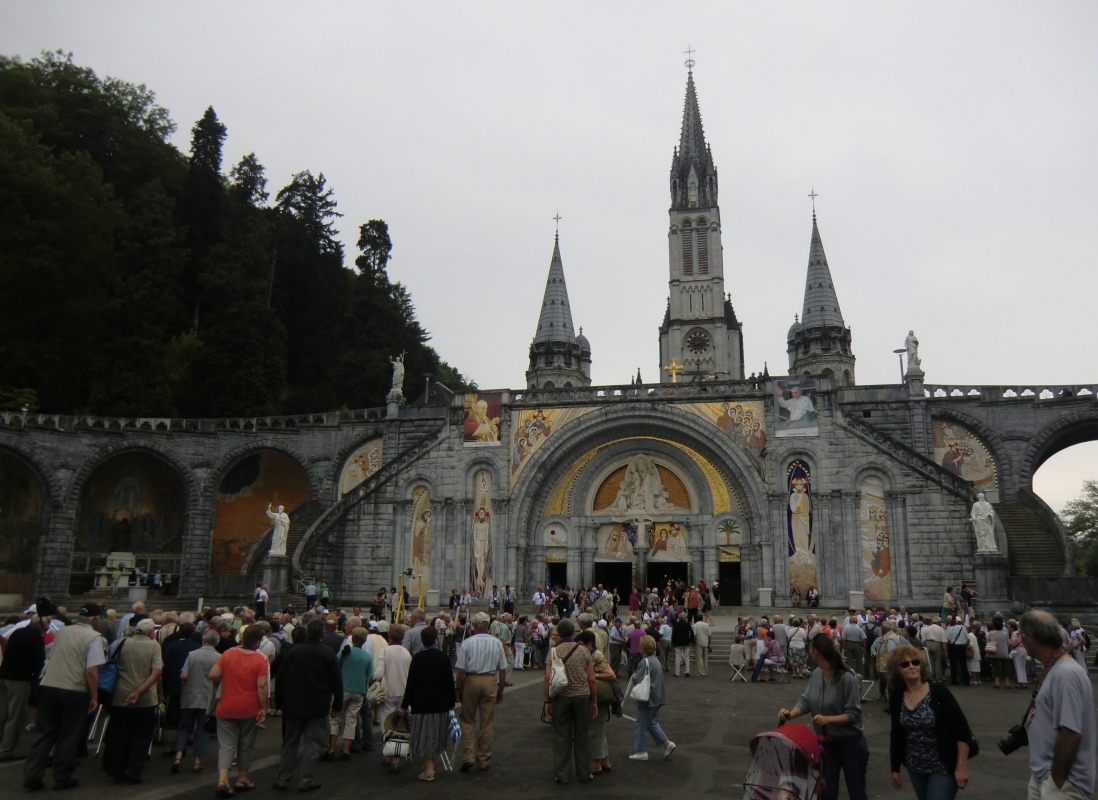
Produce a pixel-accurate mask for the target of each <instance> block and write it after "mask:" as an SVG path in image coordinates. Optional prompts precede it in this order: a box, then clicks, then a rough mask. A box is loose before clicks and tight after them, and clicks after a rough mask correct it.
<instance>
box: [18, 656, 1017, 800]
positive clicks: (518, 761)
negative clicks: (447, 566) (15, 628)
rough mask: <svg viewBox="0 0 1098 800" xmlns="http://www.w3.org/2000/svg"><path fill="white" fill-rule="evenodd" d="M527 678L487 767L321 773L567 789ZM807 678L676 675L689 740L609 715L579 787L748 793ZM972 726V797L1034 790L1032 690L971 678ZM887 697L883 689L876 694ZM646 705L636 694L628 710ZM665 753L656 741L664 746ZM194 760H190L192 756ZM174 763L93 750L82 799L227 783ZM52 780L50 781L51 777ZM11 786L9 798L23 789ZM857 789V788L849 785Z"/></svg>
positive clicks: (261, 779) (884, 794) (874, 768)
mask: <svg viewBox="0 0 1098 800" xmlns="http://www.w3.org/2000/svg"><path fill="white" fill-rule="evenodd" d="M514 684H515V686H514V687H512V688H509V689H508V690H507V694H506V695H505V697H504V702H503V704H502V705H501V706H499V708H498V709H497V713H496V725H495V747H494V755H493V758H492V767H491V769H490V770H488V771H487V772H482V773H481V772H476V771H473V772H471V773H468V774H461V773H458V772H454V773H441V772H440V774H439V778H438V780H436V781H435V782H434V783H433V784H425V783H423V782H420V781H417V780H416V774H417V773H418V772H419V770H420V769H421V762H420V761H418V760H417V761H416V762H414V763H411V764H407V765H406V767H405V769H404V770H403V771H402V772H401V773H400V774H399V775H392V774H390V773H388V772H387V771H384V770H383V769H382V768H381V767H380V765H379V762H380V757H379V756H378V755H377V754H363V755H356V756H353V757H352V760H351V761H350V762H349V763H346V764H342V763H338V762H337V763H332V764H328V763H321V764H319V765H318V768H317V769H318V775H319V777H320V779H321V780H322V781H323V784H324V787H323V791H322V792H320V793H318V794H320V795H323V796H324V797H359V796H362V795H363V794H364V793H373V792H384V793H385V796H386V798H387V800H399V799H400V798H413V797H415V798H419V797H455V798H466V797H468V798H473V797H476V798H478V800H486V799H487V798H492V800H494V799H495V798H509V799H514V798H521V800H539V799H540V798H546V799H548V798H554V799H557V798H560V797H561V795H562V791H561V787H558V786H557V785H556V784H555V783H554V782H553V776H552V768H551V750H552V740H551V736H550V726H549V725H544V724H542V723H541V722H539V721H538V715H539V712H540V702H541V688H540V684H541V676H540V673H539V674H534V673H531V672H527V673H522V672H519V673H516V674H515V675H514ZM803 688H804V683H803V682H801V681H792V682H791V683H790V684H782V685H776V684H744V683H740V682H736V683H735V684H731V683H729V681H728V669H727V667H724V666H717V665H715V664H713V663H711V664H710V673H709V676H708V677H699V676H697V675H695V676H692V677H691V678H689V679H686V678H679V679H676V678H674V677H671V676H670V675H669V676H668V705H667V706H666V707H665V708H664V710H663V711H661V713H660V722H661V724H662V725H663V727H664V730H665V731H666V732H667V733H668V735H669V736H670V737H671V738H672V740H674V741H675V742H676V743H677V745H678V749H677V750H676V751H675V753H674V755H673V756H672V757H671V758H670V759H669V760H667V761H664V760H661V759H655V760H653V761H649V762H647V763H637V762H630V761H629V760H628V759H627V756H628V754H629V750H630V749H631V746H632V737H633V726H632V723H629V722H626V721H620V720H617V719H612V720H611V721H610V723H609V728H608V736H609V740H610V752H611V761H612V763H613V771H612V772H611V773H609V774H605V775H601V776H598V777H597V778H596V779H595V782H594V783H592V784H589V785H587V786H580V785H578V784H570V785H569V786H568V790H569V793H581V792H582V793H584V794H590V795H596V796H598V797H600V798H627V797H628V798H636V797H637V796H638V795H640V794H642V793H644V794H652V793H658V794H660V795H663V796H672V795H673V794H674V793H680V794H681V793H682V792H683V791H684V790H686V791H689V792H690V793H691V794H693V795H707V796H713V797H724V798H736V799H737V800H738V798H740V797H742V795H743V787H742V785H741V783H742V781H743V779H744V776H745V774H746V772H747V767H748V762H749V760H750V751H749V749H748V743H749V741H750V739H751V736H752V735H754V734H755V733H758V732H759V731H763V730H768V729H771V728H773V727H774V726H775V725H776V717H777V712H778V709H779V708H781V707H782V706H785V707H791V706H792V705H793V704H794V703H795V702H796V700H797V697H798V696H799V695H800V693H801V692H802V691H803ZM956 694H957V696H958V698H959V700H960V703H961V706H962V707H963V708H964V711H965V713H966V715H967V716H968V719H969V723H970V724H971V725H972V727H973V730H974V731H975V733H976V737H977V739H979V741H980V747H981V752H980V755H979V757H977V758H976V759H974V760H973V761H972V764H971V768H970V775H971V783H970V785H969V789H968V790H966V791H965V792H962V793H961V794H960V795H959V796H960V797H961V798H962V800H974V799H976V798H1003V799H1004V800H1005V798H1022V797H1025V786H1026V781H1027V780H1028V776H1029V768H1028V757H1027V753H1026V751H1025V750H1020V751H1017V752H1015V753H1014V754H1013V755H1011V756H1009V757H1006V756H1003V755H1002V754H1001V753H1000V752H999V750H998V749H997V748H996V746H995V743H996V742H997V741H998V740H999V739H1000V738H1001V737H1002V736H1003V735H1004V734H1005V733H1006V731H1007V729H1008V728H1010V727H1011V726H1012V725H1014V724H1015V723H1016V722H1018V721H1019V720H1020V719H1021V716H1022V714H1023V712H1024V710H1025V708H1026V705H1027V703H1028V698H1029V693H1028V692H1024V691H1020V690H1018V689H1011V690H1010V691H1009V692H1008V691H1007V690H1005V689H1001V690H998V691H997V690H995V689H993V688H991V687H990V686H989V685H986V684H985V685H984V686H980V687H970V688H964V687H960V688H959V689H958V690H957V692H956ZM875 695H876V690H875V689H874V691H873V693H872V696H875ZM634 710H635V706H633V705H632V704H631V703H630V702H629V701H626V713H627V714H631V712H632V711H634ZM863 710H864V715H865V732H866V737H867V739H868V741H869V749H870V753H871V756H870V764H869V796H870V798H876V797H881V798H896V800H907V799H908V798H913V797H914V796H915V795H914V792H912V790H911V787H910V784H909V782H908V781H907V776H906V773H905V775H904V789H903V790H902V791H900V792H895V791H893V790H892V788H891V786H890V785H889V780H888V777H889V776H888V773H889V762H888V733H889V719H888V715H887V713H886V711H885V707H884V704H883V703H880V702H878V701H876V700H867V701H865V703H864V705H863ZM279 728H280V723H279V720H277V719H272V720H270V721H268V723H267V727H266V730H264V731H261V732H260V737H259V746H258V752H257V763H256V765H255V767H254V768H253V772H252V779H253V780H254V782H255V783H256V785H257V791H256V792H254V793H253V794H254V795H255V796H257V797H277V796H281V795H278V794H276V793H275V792H273V791H271V788H270V787H271V782H272V780H273V778H274V774H275V766H274V765H275V763H276V761H277V752H278V746H279ZM29 736H30V735H28V734H25V735H24V738H23V740H22V742H21V743H20V748H19V751H20V753H24V752H26V750H27V748H28V747H29V743H30V739H29ZM655 753H656V750H655V748H653V750H652V754H653V755H654V754H655ZM184 763H185V764H186V763H187V762H184ZM169 764H170V761H169V760H168V759H167V758H164V757H162V756H161V755H160V754H159V747H154V750H153V757H152V760H151V761H150V762H149V763H148V764H147V766H146V769H145V776H144V777H145V782H144V784H142V785H141V786H125V787H119V786H115V785H113V784H112V783H110V782H109V781H108V780H107V778H106V776H105V775H104V773H103V772H102V770H101V768H100V764H98V763H97V762H95V761H92V760H88V759H85V760H84V761H83V762H82V763H81V765H80V767H79V768H78V769H77V773H76V774H77V777H78V778H79V779H80V781H81V786H80V788H79V789H78V790H77V791H76V792H73V796H74V797H80V798H97V799H98V798H103V800H107V799H108V798H109V800H167V799H168V798H181V799H183V800H187V799H189V798H203V799H204V798H208V797H210V796H212V794H213V789H214V786H215V783H216V771H215V769H214V767H215V766H216V751H215V754H213V757H212V759H211V760H209V761H208V766H207V767H206V769H204V770H203V772H202V773H200V774H198V775H192V774H191V773H189V772H184V773H182V774H180V775H177V776H173V775H170V774H169V773H168V767H169ZM21 777H22V762H18V763H15V764H4V765H0V785H3V786H5V787H10V789H14V788H15V787H17V786H18V785H19V783H20V781H21ZM47 785H50V782H49V776H48V775H47ZM9 791H10V790H6V791H5V793H4V794H5V796H14V792H12V793H10V794H9ZM840 796H841V797H846V790H845V788H844V789H843V790H842V791H841V793H840Z"/></svg>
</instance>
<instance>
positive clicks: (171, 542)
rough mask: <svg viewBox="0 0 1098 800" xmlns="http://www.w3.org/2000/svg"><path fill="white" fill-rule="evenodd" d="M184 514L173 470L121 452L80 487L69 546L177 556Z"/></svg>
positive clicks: (180, 488) (148, 457)
mask: <svg viewBox="0 0 1098 800" xmlns="http://www.w3.org/2000/svg"><path fill="white" fill-rule="evenodd" d="M185 514H186V493H185V490H184V488H183V482H182V481H181V480H180V479H179V476H178V475H177V474H176V473H175V470H173V469H172V468H171V467H170V466H168V465H167V464H166V463H165V462H164V461H162V460H160V459H159V458H157V457H156V456H153V455H150V454H148V453H124V454H122V455H118V456H115V457H114V458H111V459H109V460H107V461H105V462H104V463H102V464H100V465H99V466H98V467H97V468H96V469H95V471H94V472H92V474H91V476H90V477H89V478H88V481H87V483H85V484H84V488H83V490H82V491H81V493H80V509H79V512H78V516H77V523H76V541H75V542H74V547H75V548H76V549H77V550H85V551H91V552H104V553H109V552H127V553H178V552H180V550H181V547H182V543H183V542H182V535H183V520H184V517H185ZM266 527H267V526H266V525H264V528H266Z"/></svg>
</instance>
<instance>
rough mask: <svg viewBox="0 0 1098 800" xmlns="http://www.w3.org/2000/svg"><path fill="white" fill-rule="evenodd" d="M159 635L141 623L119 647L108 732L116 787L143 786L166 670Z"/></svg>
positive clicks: (148, 623)
mask: <svg viewBox="0 0 1098 800" xmlns="http://www.w3.org/2000/svg"><path fill="white" fill-rule="evenodd" d="M155 631H156V623H154V622H153V621H152V620H151V619H142V620H138V622H137V626H136V632H135V633H134V635H133V636H132V637H130V638H129V639H123V640H121V641H120V642H118V643H117V644H116V645H115V650H114V655H115V660H116V661H117V662H118V679H117V680H116V681H115V684H114V692H113V693H112V694H111V724H110V726H109V727H108V728H107V736H108V737H109V740H110V747H109V748H108V750H107V753H108V755H109V757H110V760H109V762H108V763H107V774H109V775H110V776H111V777H113V778H114V781H115V783H141V769H142V768H143V767H144V766H145V758H146V756H147V755H148V752H149V743H150V742H151V741H152V735H153V728H154V727H155V724H156V707H157V705H159V703H160V698H159V697H158V688H157V682H158V681H159V680H160V674H161V672H163V670H164V661H163V658H162V657H161V652H160V645H159V644H157V642H156V640H155V639H153V634H154V632H155Z"/></svg>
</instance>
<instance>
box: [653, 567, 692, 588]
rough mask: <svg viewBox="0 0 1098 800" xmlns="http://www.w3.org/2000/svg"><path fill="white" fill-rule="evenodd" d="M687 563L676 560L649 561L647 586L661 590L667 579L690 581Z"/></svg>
mask: <svg viewBox="0 0 1098 800" xmlns="http://www.w3.org/2000/svg"><path fill="white" fill-rule="evenodd" d="M689 566H690V565H689V564H687V563H685V562H676V561H655V562H652V561H649V562H648V583H647V584H646V585H647V586H649V587H655V588H658V589H660V590H663V589H664V588H665V587H666V586H667V582H668V581H683V582H685V583H687V584H689V583H690V572H689V569H688V568H689Z"/></svg>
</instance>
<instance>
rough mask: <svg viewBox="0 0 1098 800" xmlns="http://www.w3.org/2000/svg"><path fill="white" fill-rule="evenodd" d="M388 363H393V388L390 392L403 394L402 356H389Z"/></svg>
mask: <svg viewBox="0 0 1098 800" xmlns="http://www.w3.org/2000/svg"><path fill="white" fill-rule="evenodd" d="M389 363H390V364H392V365H393V388H392V390H391V391H392V392H395V393H396V394H400V395H402V394H404V356H403V355H399V356H397V357H396V358H390V359H389Z"/></svg>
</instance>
